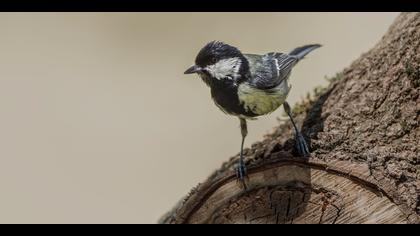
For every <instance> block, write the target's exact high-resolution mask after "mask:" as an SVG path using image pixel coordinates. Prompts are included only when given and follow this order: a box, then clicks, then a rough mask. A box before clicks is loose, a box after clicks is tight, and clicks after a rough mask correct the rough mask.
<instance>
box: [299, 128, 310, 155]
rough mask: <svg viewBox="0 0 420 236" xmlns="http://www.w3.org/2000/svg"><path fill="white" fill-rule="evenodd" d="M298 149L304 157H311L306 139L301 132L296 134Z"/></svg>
mask: <svg viewBox="0 0 420 236" xmlns="http://www.w3.org/2000/svg"><path fill="white" fill-rule="evenodd" d="M296 149H297V151H298V153H299V155H300V156H302V157H308V156H309V155H310V153H309V148H308V145H307V144H306V141H305V138H304V137H303V135H302V134H301V133H300V132H298V133H296Z"/></svg>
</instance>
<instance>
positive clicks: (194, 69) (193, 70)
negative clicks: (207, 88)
mask: <svg viewBox="0 0 420 236" xmlns="http://www.w3.org/2000/svg"><path fill="white" fill-rule="evenodd" d="M199 71H201V67H199V66H197V65H193V66H191V67H190V68H188V69H187V70H186V71H185V72H184V74H193V73H197V72H199Z"/></svg>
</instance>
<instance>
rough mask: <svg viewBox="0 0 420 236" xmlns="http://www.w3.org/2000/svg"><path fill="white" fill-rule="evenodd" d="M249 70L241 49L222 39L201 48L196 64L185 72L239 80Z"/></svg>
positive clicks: (220, 78)
mask: <svg viewBox="0 0 420 236" xmlns="http://www.w3.org/2000/svg"><path fill="white" fill-rule="evenodd" d="M248 70H249V67H248V61H247V60H246V58H245V57H244V56H243V54H242V53H241V51H239V49H237V48H236V47H233V46H230V45H228V44H226V43H223V42H220V41H212V42H210V43H208V44H207V45H206V46H204V47H203V48H202V49H201V50H200V52H199V53H198V55H197V57H196V58H195V65H193V66H192V67H190V68H189V69H188V70H186V71H185V74H192V73H198V74H200V75H202V76H206V77H210V78H212V79H217V80H224V79H228V80H234V81H237V80H238V79H240V77H241V76H243V75H244V74H245V73H247V71H248Z"/></svg>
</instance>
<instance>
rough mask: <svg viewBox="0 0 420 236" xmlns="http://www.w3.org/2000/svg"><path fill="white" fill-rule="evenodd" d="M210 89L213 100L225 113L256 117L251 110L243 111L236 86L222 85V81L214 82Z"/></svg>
mask: <svg viewBox="0 0 420 236" xmlns="http://www.w3.org/2000/svg"><path fill="white" fill-rule="evenodd" d="M210 87H211V96H212V98H213V100H214V101H215V102H216V103H217V104H218V105H219V106H220V107H222V108H223V110H225V111H226V112H227V113H230V114H236V115H244V116H247V117H255V116H258V115H257V114H255V113H253V112H252V111H251V110H245V108H244V107H243V104H241V103H240V101H239V97H238V87H237V86H234V85H233V84H227V83H226V82H225V83H224V82H223V81H215V82H213V83H212V85H211V86H210Z"/></svg>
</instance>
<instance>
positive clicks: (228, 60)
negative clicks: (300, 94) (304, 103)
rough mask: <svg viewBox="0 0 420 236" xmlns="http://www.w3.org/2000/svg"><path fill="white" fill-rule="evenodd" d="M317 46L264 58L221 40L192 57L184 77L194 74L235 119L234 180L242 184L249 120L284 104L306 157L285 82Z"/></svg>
mask: <svg viewBox="0 0 420 236" xmlns="http://www.w3.org/2000/svg"><path fill="white" fill-rule="evenodd" d="M319 47H321V45H319V44H311V45H305V46H302V47H298V48H296V49H294V50H292V51H291V52H289V53H280V52H270V53H267V54H264V55H257V54H244V53H242V52H241V51H240V50H239V49H238V48H236V47H233V46H231V45H228V44H226V43H223V42H220V41H212V42H210V43H208V44H207V45H205V46H204V47H203V48H202V49H201V50H200V51H199V53H198V55H197V56H196V58H195V64H194V65H193V66H191V67H190V68H188V69H187V70H186V71H185V72H184V74H193V73H197V74H198V75H199V77H201V79H202V80H203V81H204V83H206V84H207V85H208V86H209V87H210V92H211V97H212V98H213V101H214V102H215V104H216V106H218V107H219V108H220V109H221V110H222V111H223V112H225V113H226V114H229V115H233V116H237V117H238V118H239V121H240V127H241V134H242V141H241V150H240V157H239V161H238V165H237V168H236V174H237V178H238V179H239V180H240V181H241V182H242V183H244V186H245V188H246V185H245V181H244V178H245V177H247V172H246V168H245V165H244V160H243V147H244V141H245V137H246V135H247V133H248V131H247V122H246V120H248V119H256V117H258V116H262V115H267V114H269V113H271V112H273V111H275V110H276V109H277V108H278V107H279V106H281V105H283V107H284V109H285V111H286V113H287V115H288V116H289V117H290V120H291V122H292V124H293V127H294V130H295V141H296V149H297V151H298V153H299V154H300V155H301V156H308V155H309V149H308V146H307V144H306V142H305V139H304V137H303V136H302V134H301V132H300V131H299V130H298V128H297V127H296V124H295V122H294V120H293V118H292V114H291V109H290V106H289V104H288V103H287V102H286V98H287V95H288V94H289V91H290V88H291V86H290V85H289V82H288V79H289V77H290V73H291V71H292V68H293V67H294V66H295V65H296V64H297V63H298V62H299V60H301V59H302V58H304V57H305V55H307V54H308V53H309V52H311V51H312V50H314V49H316V48H319Z"/></svg>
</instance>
